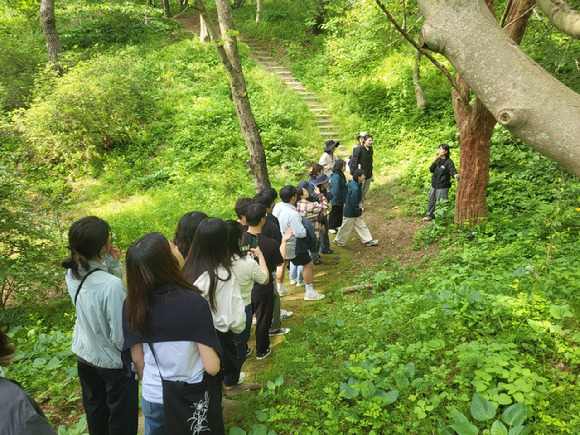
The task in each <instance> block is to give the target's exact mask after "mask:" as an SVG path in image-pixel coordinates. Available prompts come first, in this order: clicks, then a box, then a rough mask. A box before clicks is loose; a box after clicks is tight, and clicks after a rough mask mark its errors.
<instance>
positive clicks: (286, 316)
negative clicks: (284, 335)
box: [280, 310, 294, 319]
mask: <svg viewBox="0 0 580 435" xmlns="http://www.w3.org/2000/svg"><path fill="white" fill-rule="evenodd" d="M293 315H294V311H286V310H280V318H281V319H289V318H290V317H292V316H293Z"/></svg>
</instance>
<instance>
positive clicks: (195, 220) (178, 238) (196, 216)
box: [173, 211, 207, 258]
mask: <svg viewBox="0 0 580 435" xmlns="http://www.w3.org/2000/svg"><path fill="white" fill-rule="evenodd" d="M205 218H207V215H206V214H205V213H203V212H201V211H190V212H189V213H185V214H184V215H183V216H181V219H179V224H177V228H176V229H175V235H174V236H173V244H174V245H175V246H177V248H178V249H179V252H180V253H181V255H182V256H183V258H185V257H187V254H188V253H189V248H190V247H191V242H192V241H193V236H195V232H196V231H197V227H198V226H199V224H200V223H201V222H202V221H203V220H204V219H205Z"/></svg>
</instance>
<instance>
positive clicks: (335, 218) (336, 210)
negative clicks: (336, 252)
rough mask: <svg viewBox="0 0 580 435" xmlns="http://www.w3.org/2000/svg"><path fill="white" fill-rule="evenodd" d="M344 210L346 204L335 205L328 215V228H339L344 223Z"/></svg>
mask: <svg viewBox="0 0 580 435" xmlns="http://www.w3.org/2000/svg"><path fill="white" fill-rule="evenodd" d="M343 212H344V205H333V206H332V210H330V215H329V216H328V228H329V229H331V230H337V229H339V228H340V227H341V225H342V213H343Z"/></svg>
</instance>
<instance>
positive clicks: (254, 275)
mask: <svg viewBox="0 0 580 435" xmlns="http://www.w3.org/2000/svg"><path fill="white" fill-rule="evenodd" d="M232 269H233V271H234V273H235V274H236V278H237V279H238V284H239V286H240V294H241V295H242V300H243V301H244V306H246V305H249V304H250V303H251V302H252V289H253V288H254V283H255V282H257V283H258V284H264V282H265V281H266V278H267V277H268V272H266V271H264V270H262V268H261V267H260V265H259V264H258V263H257V262H256V261H255V260H254V259H253V258H252V257H250V256H249V255H246V256H245V257H238V258H233V259H232Z"/></svg>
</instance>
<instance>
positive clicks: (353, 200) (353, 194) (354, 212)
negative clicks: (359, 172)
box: [344, 180, 362, 218]
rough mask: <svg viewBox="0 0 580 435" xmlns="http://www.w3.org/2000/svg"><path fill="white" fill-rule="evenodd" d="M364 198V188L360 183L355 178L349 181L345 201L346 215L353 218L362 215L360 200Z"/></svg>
mask: <svg viewBox="0 0 580 435" xmlns="http://www.w3.org/2000/svg"><path fill="white" fill-rule="evenodd" d="M361 199H362V190H361V187H360V184H358V183H357V182H356V181H354V180H350V181H349V182H348V193H347V194H346V201H345V203H344V217H347V218H353V217H355V218H356V217H359V216H361V215H362V209H361V208H360V201H361Z"/></svg>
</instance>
